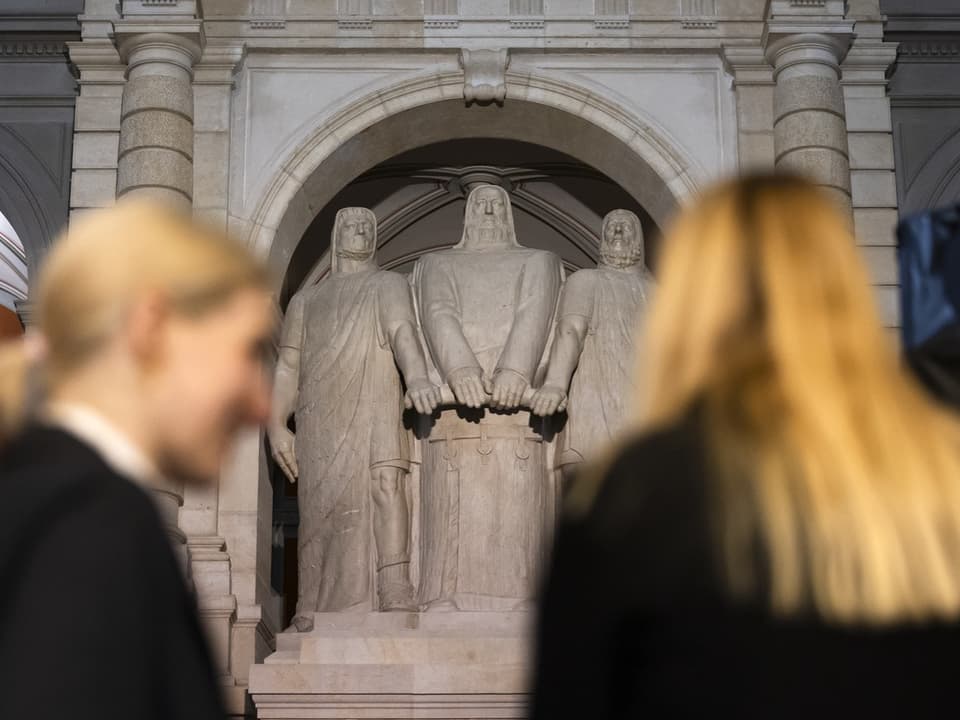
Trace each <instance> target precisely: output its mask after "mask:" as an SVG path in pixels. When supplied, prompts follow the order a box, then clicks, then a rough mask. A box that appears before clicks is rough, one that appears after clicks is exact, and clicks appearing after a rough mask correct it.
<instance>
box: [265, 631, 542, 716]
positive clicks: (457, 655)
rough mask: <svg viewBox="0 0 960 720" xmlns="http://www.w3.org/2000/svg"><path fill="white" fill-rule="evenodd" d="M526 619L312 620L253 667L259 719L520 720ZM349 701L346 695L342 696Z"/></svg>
mask: <svg viewBox="0 0 960 720" xmlns="http://www.w3.org/2000/svg"><path fill="white" fill-rule="evenodd" d="M530 622H531V617H530V616H529V615H527V614H525V613H423V614H421V613H372V614H365V613H355V614H345V613H344V614H341V613H318V614H317V615H316V616H315V623H314V630H313V632H311V633H307V634H303V633H292V634H289V633H284V634H281V635H280V636H278V638H277V648H278V650H277V652H276V653H275V654H274V655H273V656H271V657H270V658H267V661H266V662H265V663H264V664H263V665H256V666H254V667H253V668H252V671H251V675H250V693H251V695H252V697H253V699H254V703H255V704H256V706H257V713H258V717H261V718H291V717H300V718H328V717H371V718H372V717H378V718H392V717H398V718H399V717H405V718H414V717H445V718H468V717H469V718H486V717H498V718H522V717H524V713H525V706H526V700H527V698H526V692H527V689H528V684H529V667H530V665H529V660H528V657H527V653H528V648H529V643H528V642H527V640H526V636H527V633H528V632H529V630H530ZM347 696H349V698H348V697H347Z"/></svg>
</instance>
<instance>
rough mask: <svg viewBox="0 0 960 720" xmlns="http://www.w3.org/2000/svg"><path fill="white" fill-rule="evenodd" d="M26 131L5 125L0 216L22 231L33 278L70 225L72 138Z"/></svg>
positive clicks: (0, 132) (0, 139)
mask: <svg viewBox="0 0 960 720" xmlns="http://www.w3.org/2000/svg"><path fill="white" fill-rule="evenodd" d="M24 132H25V130H24V128H23V127H22V126H21V127H18V128H14V127H13V126H11V125H9V124H0V211H2V212H3V213H4V214H5V215H6V217H7V219H8V220H9V222H10V223H11V225H13V227H15V228H16V229H17V232H18V233H19V235H20V241H21V242H22V243H23V248H24V251H25V253H26V262H27V266H28V267H29V270H30V274H31V275H34V274H35V273H36V272H37V269H38V268H39V266H40V262H41V261H42V259H43V257H44V256H45V255H46V253H47V251H48V249H49V248H50V246H51V244H52V243H53V240H54V238H55V237H56V234H57V233H58V232H60V230H61V229H62V228H63V226H64V225H65V224H66V220H67V217H66V202H65V198H66V190H65V188H64V187H63V177H64V167H66V168H67V170H66V175H67V176H69V147H70V142H69V141H70V136H69V133H68V132H67V130H62V131H59V132H58V133H57V134H56V135H55V136H54V137H55V138H56V140H57V142H54V141H53V140H52V138H51V137H48V136H46V135H41V134H39V133H38V134H37V136H36V137H34V136H31V135H24V134H22V133H24Z"/></svg>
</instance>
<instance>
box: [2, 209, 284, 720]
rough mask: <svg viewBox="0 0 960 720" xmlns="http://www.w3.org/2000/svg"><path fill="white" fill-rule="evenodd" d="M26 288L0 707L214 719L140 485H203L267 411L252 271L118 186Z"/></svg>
mask: <svg viewBox="0 0 960 720" xmlns="http://www.w3.org/2000/svg"><path fill="white" fill-rule="evenodd" d="M33 298H34V301H35V303H36V316H37V318H38V330H39V333H40V334H39V335H35V336H32V338H30V339H28V340H27V341H25V342H24V343H21V344H20V345H16V346H9V347H8V348H6V349H4V350H2V351H0V367H3V368H4V370H3V373H4V377H3V383H2V385H0V390H2V394H0V419H2V423H3V427H2V428H0V430H2V433H3V437H2V438H0V440H2V442H3V445H4V447H3V448H2V449H0V498H2V499H0V588H2V589H3V590H2V593H0V708H2V709H0V715H2V716H3V717H4V718H27V717H30V718H44V719H47V718H49V719H51V720H52V719H53V718H67V717H69V718H76V719H83V720H87V719H88V718H89V719H91V720H92V719H93V718H97V720H104V719H105V718H110V719H113V718H116V719H117V720H119V719H121V718H123V720H133V719H134V718H135V719H136V720H149V719H153V718H155V719H156V720H161V719H162V720H178V719H180V718H196V719H198V720H199V719H201V718H202V719H204V720H206V719H209V718H220V717H223V711H222V709H221V704H220V697H219V689H218V684H217V681H216V678H215V676H214V670H213V667H212V665H211V661H210V657H209V655H208V652H207V648H206V644H205V641H204V638H203V635H202V633H201V630H200V626H199V623H198V619H197V616H196V612H195V608H194V606H193V600H192V598H191V596H190V595H189V594H188V592H187V590H186V586H185V583H184V580H183V578H182V577H181V572H180V568H179V566H178V565H177V563H176V560H175V558H174V555H173V551H172V548H171V547H170V542H169V540H168V537H167V535H166V533H165V531H164V529H163V527H162V525H161V522H160V519H159V518H158V514H157V511H156V509H155V507H154V504H153V500H152V499H151V494H150V493H151V489H152V488H163V487H164V486H165V484H166V483H167V482H170V481H173V482H177V483H183V482H185V483H213V482H215V481H216V478H217V476H218V473H219V469H220V464H221V462H222V461H223V459H224V454H225V452H226V451H227V448H228V447H229V445H230V442H231V440H232V439H233V437H234V435H235V434H236V432H237V431H238V430H239V429H240V428H241V427H244V426H247V425H257V424H260V423H262V422H263V421H264V420H265V419H266V415H267V411H268V407H267V404H268V400H267V398H268V386H267V385H268V383H267V380H266V375H265V368H264V348H265V346H266V345H267V343H268V342H269V341H270V338H271V336H272V331H273V328H272V324H273V309H272V303H271V300H270V295H269V292H268V289H267V281H266V276H265V274H264V271H263V269H262V268H261V266H260V264H259V263H258V262H257V261H256V260H255V259H254V258H253V257H252V256H250V255H249V254H248V253H247V252H246V251H245V250H244V249H243V248H242V247H241V246H239V245H237V244H236V243H234V242H233V241H231V240H230V239H229V238H227V237H225V236H223V235H222V234H220V233H218V232H216V231H213V230H211V229H209V228H205V227H202V226H200V225H197V224H195V223H194V222H193V221H191V220H190V219H189V218H187V217H182V216H180V215H177V214H175V213H173V212H171V211H168V210H165V209H163V208H161V207H159V206H155V205H151V204H149V203H145V202H143V201H124V202H121V203H120V204H119V205H118V206H117V207H116V208H113V209H109V210H99V211H93V212H91V213H89V214H87V215H83V216H81V217H80V219H78V220H76V221H75V222H74V223H72V224H71V227H70V229H69V233H68V234H67V235H66V236H65V237H64V238H62V239H60V240H59V241H58V242H57V244H56V245H55V246H54V248H53V250H52V252H51V254H50V255H49V257H48V258H47V260H46V263H45V265H44V267H43V268H42V271H41V274H40V279H39V283H38V286H37V287H36V288H35V291H34V293H33ZM37 338H42V340H38V339H37ZM28 376H30V378H29V379H30V382H32V383H33V384H34V388H36V387H37V386H38V384H40V383H42V393H40V397H41V398H42V404H41V405H40V406H39V407H38V408H36V409H35V411H34V412H33V413H32V414H30V415H27V414H26V413H27V407H28V406H29V405H30V400H31V395H35V394H36V393H34V392H28V390H30V388H29V387H28V385H29V383H28Z"/></svg>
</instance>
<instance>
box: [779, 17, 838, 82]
mask: <svg viewBox="0 0 960 720" xmlns="http://www.w3.org/2000/svg"><path fill="white" fill-rule="evenodd" d="M852 41H853V22H852V21H844V22H840V23H830V24H814V23H807V22H803V23H800V22H793V21H789V22H776V23H774V22H768V23H767V25H766V27H765V28H764V30H763V48H764V52H765V54H766V58H767V60H768V61H769V63H770V64H771V65H773V68H774V71H773V76H774V78H775V79H776V77H777V75H779V74H780V73H781V72H783V71H784V70H786V69H787V68H789V67H791V66H793V65H797V64H819V65H826V66H827V67H829V68H830V69H832V70H834V71H837V70H838V69H839V67H840V63H841V62H843V59H844V57H846V54H847V51H848V50H849V49H850V43H851V42H852Z"/></svg>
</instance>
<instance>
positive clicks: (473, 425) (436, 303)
mask: <svg viewBox="0 0 960 720" xmlns="http://www.w3.org/2000/svg"><path fill="white" fill-rule="evenodd" d="M562 282H563V266H562V265H561V262H560V258H559V257H557V256H556V255H554V254H553V253H550V252H547V251H543V250H534V249H531V248H525V247H522V246H521V245H520V244H519V242H518V241H517V237H516V232H515V230H514V224H513V213H512V210H511V207H510V200H509V197H508V195H507V193H506V191H504V190H503V189H502V188H499V187H496V186H493V185H480V186H478V187H476V188H474V189H473V190H472V191H471V192H470V194H469V196H468V197H467V205H466V214H465V218H464V229H463V236H462V238H461V240H460V242H459V243H458V244H457V245H456V246H454V247H453V248H451V249H449V250H443V251H439V252H435V253H431V254H429V255H425V256H423V257H422V258H421V259H420V260H419V261H418V263H417V266H416V267H415V269H414V274H413V284H414V294H415V298H416V302H417V309H418V313H419V320H420V325H421V327H422V329H423V335H424V339H425V341H426V344H427V348H428V349H429V352H430V356H431V357H432V359H433V363H434V366H435V368H436V370H437V373H438V375H439V378H438V379H439V380H441V381H443V382H445V383H446V384H447V385H449V386H450V389H451V390H452V391H453V394H454V396H455V397H456V407H449V408H447V409H444V410H443V411H442V412H441V413H440V415H439V417H438V418H437V419H436V422H435V424H434V425H433V426H432V427H431V428H430V431H429V434H428V435H427V436H426V437H425V438H424V439H423V443H422V449H423V463H422V466H421V491H420V495H421V517H420V558H421V563H420V589H419V599H420V602H421V605H422V606H423V607H424V609H425V610H428V611H431V610H465V611H505V610H517V609H523V608H525V607H526V606H527V605H528V603H529V602H530V600H531V599H532V597H533V593H534V590H535V582H536V579H537V572H538V569H539V567H540V560H541V555H542V553H543V550H544V545H545V543H546V538H547V527H548V525H547V524H548V522H549V520H550V518H551V513H552V509H553V506H554V496H553V483H552V482H551V480H550V473H549V472H548V468H547V462H546V457H545V445H544V443H543V438H542V437H541V435H540V434H539V433H537V432H535V430H534V429H533V426H532V423H531V416H530V413H529V412H528V411H527V410H526V409H524V408H523V407H521V404H522V403H523V401H524V393H527V395H529V394H530V393H529V392H528V390H529V389H530V388H531V387H532V386H534V385H535V384H536V383H537V381H538V371H539V370H540V368H541V365H542V363H543V360H544V350H545V347H546V345H547V341H548V338H549V335H550V330H551V326H552V324H553V318H554V313H555V310H556V306H557V298H558V295H559V291H560V286H561V284H562Z"/></svg>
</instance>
